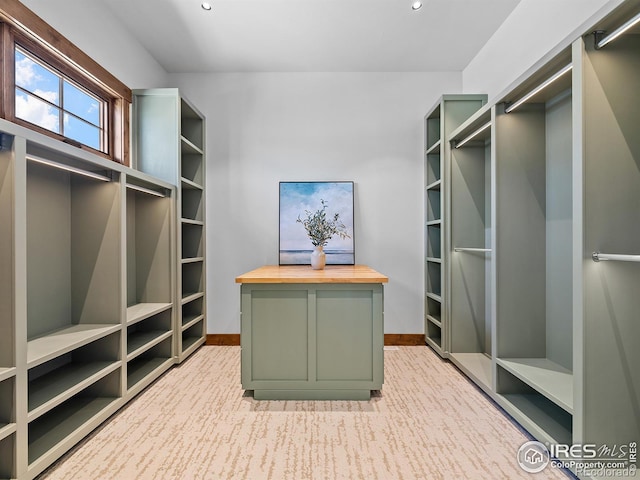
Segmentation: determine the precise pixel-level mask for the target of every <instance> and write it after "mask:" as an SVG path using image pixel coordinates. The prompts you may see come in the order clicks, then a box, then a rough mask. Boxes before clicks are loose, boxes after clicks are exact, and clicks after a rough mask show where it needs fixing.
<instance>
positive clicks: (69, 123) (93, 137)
mask: <svg viewBox="0 0 640 480" xmlns="http://www.w3.org/2000/svg"><path fill="white" fill-rule="evenodd" d="M64 136H65V137H68V138H72V139H73V140H76V141H78V142H80V143H82V144H84V145H87V146H89V147H91V148H95V149H96V150H101V148H100V129H99V128H98V127H95V126H93V125H91V124H90V123H87V122H83V121H82V120H80V119H78V118H76V117H74V116H73V115H69V114H68V113H65V114H64Z"/></svg>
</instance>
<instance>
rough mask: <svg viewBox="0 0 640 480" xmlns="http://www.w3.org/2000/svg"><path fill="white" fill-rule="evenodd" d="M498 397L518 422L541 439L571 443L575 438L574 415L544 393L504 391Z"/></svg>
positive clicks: (550, 441)
mask: <svg viewBox="0 0 640 480" xmlns="http://www.w3.org/2000/svg"><path fill="white" fill-rule="evenodd" d="M497 399H498V401H499V403H500V404H501V405H502V406H503V407H505V408H506V409H507V412H508V413H510V414H511V415H514V416H516V418H517V420H518V422H519V423H521V424H522V425H523V426H524V427H525V428H526V429H527V430H529V432H531V433H532V434H534V436H535V437H536V438H537V439H539V440H540V441H543V442H549V443H561V444H565V445H571V443H572V438H573V418H572V416H571V415H570V414H569V413H567V412H566V411H565V410H563V409H561V408H558V407H557V406H555V404H552V403H551V402H550V401H549V400H548V399H547V398H546V397H544V396H543V395H540V394H536V393H503V394H499V395H497ZM554 407H555V408H554ZM514 409H515V410H514Z"/></svg>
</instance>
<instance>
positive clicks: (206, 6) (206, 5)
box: [200, 2, 211, 10]
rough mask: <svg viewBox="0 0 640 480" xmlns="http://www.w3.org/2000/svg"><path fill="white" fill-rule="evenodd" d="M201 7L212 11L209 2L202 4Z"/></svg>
mask: <svg viewBox="0 0 640 480" xmlns="http://www.w3.org/2000/svg"><path fill="white" fill-rule="evenodd" d="M200 6H201V7H202V9H203V10H211V4H210V3H209V2H202V4H201V5H200Z"/></svg>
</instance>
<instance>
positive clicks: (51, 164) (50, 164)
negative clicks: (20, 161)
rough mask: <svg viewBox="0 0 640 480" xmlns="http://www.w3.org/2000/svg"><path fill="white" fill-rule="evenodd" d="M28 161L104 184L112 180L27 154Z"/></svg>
mask: <svg viewBox="0 0 640 480" xmlns="http://www.w3.org/2000/svg"><path fill="white" fill-rule="evenodd" d="M26 159H27V160H29V161H31V162H36V163H40V164H42V165H46V166H48V167H53V168H57V169H59V170H64V171H66V172H71V173H76V174H78V175H84V176H85V177H89V178H94V179H96V180H102V181H103V182H110V181H111V178H109V177H107V176H106V175H101V174H99V173H96V172H92V171H89V170H82V169H81V168H77V167H72V166H71V165H65V164H64V163H58V162H54V161H53V160H49V159H47V158H42V157H38V156H36V155H32V154H27V155H26Z"/></svg>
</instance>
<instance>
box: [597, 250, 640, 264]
mask: <svg viewBox="0 0 640 480" xmlns="http://www.w3.org/2000/svg"><path fill="white" fill-rule="evenodd" d="M591 258H592V259H593V261H594V262H600V261H603V260H615V261H618V262H640V255H620V254H617V253H600V252H593V253H592V254H591Z"/></svg>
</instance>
